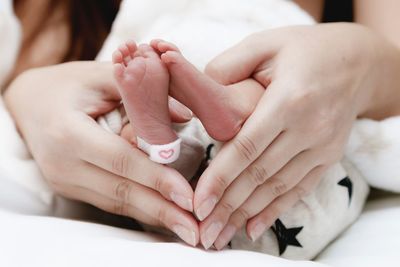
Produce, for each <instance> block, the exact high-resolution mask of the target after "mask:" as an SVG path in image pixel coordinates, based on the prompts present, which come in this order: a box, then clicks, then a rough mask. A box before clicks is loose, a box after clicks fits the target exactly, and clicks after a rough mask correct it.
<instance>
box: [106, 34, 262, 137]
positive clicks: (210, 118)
mask: <svg viewBox="0 0 400 267" xmlns="http://www.w3.org/2000/svg"><path fill="white" fill-rule="evenodd" d="M146 54H147V55H146ZM113 62H114V77H115V80H116V81H117V84H118V88H119V92H120V93H121V97H122V101H123V103H124V107H125V109H126V111H127V115H128V118H129V121H130V125H127V126H126V127H125V128H132V131H131V132H130V134H125V132H128V131H127V130H126V129H123V133H124V134H123V136H124V137H125V138H126V139H127V140H130V141H132V142H133V143H135V142H136V136H139V137H141V138H145V140H146V141H148V142H150V143H152V144H165V143H169V142H172V141H173V140H175V139H176V135H175V133H174V132H173V130H172V129H171V123H170V117H169V114H168V113H167V112H164V111H163V103H165V104H166V103H167V97H168V93H169V94H171V95H172V96H173V97H174V98H172V99H177V100H179V101H181V102H182V103H183V104H185V105H186V106H188V107H190V109H191V110H193V111H194V112H195V114H196V115H197V116H198V118H199V119H200V120H201V121H202V123H203V125H204V126H205V128H206V130H207V131H208V133H209V134H210V135H211V136H212V137H213V138H214V139H217V140H221V141H226V140H229V139H231V138H232V137H234V136H235V135H236V134H237V132H238V131H239V129H240V127H241V125H242V124H243V122H244V121H245V120H246V118H247V117H248V116H249V115H250V114H251V112H252V111H253V110H254V107H255V105H256V104H257V102H258V100H259V99H260V97H261V96H262V94H263V93H264V87H263V86H262V85H261V84H260V83H258V82H257V81H255V80H254V79H246V80H244V81H241V82H239V83H236V84H232V85H229V86H224V85H221V84H219V83H217V82H216V81H214V80H213V79H211V78H210V77H208V76H207V75H205V74H204V73H202V72H200V71H199V70H197V69H196V68H195V66H193V65H192V64H191V63H190V62H189V61H187V60H186V59H185V58H184V57H183V55H182V54H181V52H180V51H179V49H178V48H177V47H176V46H175V45H173V44H172V43H169V42H166V41H164V40H160V39H157V40H153V41H151V43H150V46H149V45H145V44H143V45H140V46H139V47H138V46H137V45H136V43H134V42H133V41H128V42H127V43H126V44H123V45H121V46H120V47H119V49H118V50H117V51H115V53H114V56H113ZM160 77H161V79H159V78H160ZM166 82H167V84H166ZM165 86H166V87H167V88H165ZM176 103H180V102H178V101H176ZM181 105H182V104H181ZM151 107H154V109H153V110H152V109H151ZM182 107H184V105H182ZM182 109H183V108H182ZM189 118H190V116H189Z"/></svg>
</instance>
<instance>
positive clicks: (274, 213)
mask: <svg viewBox="0 0 400 267" xmlns="http://www.w3.org/2000/svg"><path fill="white" fill-rule="evenodd" d="M281 213H282V212H281V209H280V208H279V206H278V205H276V204H275V205H270V206H268V207H267V208H266V210H265V212H264V218H265V219H266V220H271V219H272V221H275V219H276V218H278V217H279V216H280V215H281Z"/></svg>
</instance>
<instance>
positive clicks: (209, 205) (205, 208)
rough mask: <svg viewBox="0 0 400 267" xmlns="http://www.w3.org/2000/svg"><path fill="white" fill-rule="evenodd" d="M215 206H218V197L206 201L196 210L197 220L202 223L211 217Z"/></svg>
mask: <svg viewBox="0 0 400 267" xmlns="http://www.w3.org/2000/svg"><path fill="white" fill-rule="evenodd" d="M215 204H217V197H216V196H211V197H209V198H208V199H206V200H205V201H204V202H203V203H202V204H201V205H200V207H199V208H198V209H197V210H196V216H197V219H199V220H200V221H202V220H204V219H205V218H206V217H207V216H208V215H210V213H211V211H212V210H213V209H214V207H215Z"/></svg>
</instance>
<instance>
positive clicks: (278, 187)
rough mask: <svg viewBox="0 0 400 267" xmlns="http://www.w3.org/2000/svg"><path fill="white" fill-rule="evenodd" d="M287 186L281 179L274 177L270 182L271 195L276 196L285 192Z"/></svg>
mask: <svg viewBox="0 0 400 267" xmlns="http://www.w3.org/2000/svg"><path fill="white" fill-rule="evenodd" d="M287 190H288V186H287V184H286V183H285V182H283V181H282V180H281V179H278V178H275V179H274V180H273V182H272V184H271V192H272V195H273V197H275V198H277V197H279V196H280V195H282V194H284V193H286V192H287Z"/></svg>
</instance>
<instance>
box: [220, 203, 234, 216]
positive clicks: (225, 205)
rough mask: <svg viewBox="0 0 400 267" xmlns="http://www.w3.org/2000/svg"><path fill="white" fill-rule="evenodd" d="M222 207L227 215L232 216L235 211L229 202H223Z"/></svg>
mask: <svg viewBox="0 0 400 267" xmlns="http://www.w3.org/2000/svg"><path fill="white" fill-rule="evenodd" d="M220 205H221V208H222V210H223V211H224V212H225V214H232V213H233V212H234V211H235V208H234V207H233V206H232V204H231V203H229V202H227V201H221V204H220Z"/></svg>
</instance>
